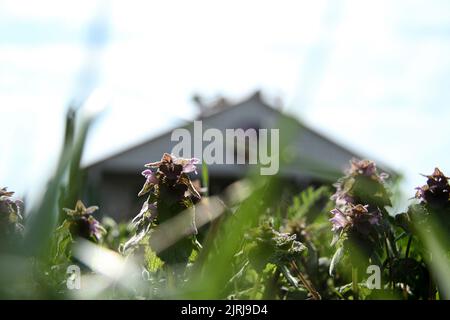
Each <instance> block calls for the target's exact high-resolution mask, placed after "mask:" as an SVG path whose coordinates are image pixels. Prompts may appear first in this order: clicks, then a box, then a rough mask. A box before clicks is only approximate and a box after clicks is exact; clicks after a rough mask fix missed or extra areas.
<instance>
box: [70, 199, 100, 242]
mask: <svg viewBox="0 0 450 320" xmlns="http://www.w3.org/2000/svg"><path fill="white" fill-rule="evenodd" d="M97 210H98V207H97V206H92V207H88V208H86V206H85V205H84V203H83V202H81V201H77V204H76V205H75V209H74V210H72V209H64V211H65V212H66V213H67V216H68V221H69V224H70V232H71V234H72V235H74V236H79V237H82V238H85V239H95V240H96V241H99V240H100V239H101V237H102V235H103V234H105V233H106V230H105V229H104V228H103V227H102V225H101V224H100V223H99V222H98V221H97V220H96V219H95V218H94V217H93V216H92V214H93V213H94V212H95V211H97Z"/></svg>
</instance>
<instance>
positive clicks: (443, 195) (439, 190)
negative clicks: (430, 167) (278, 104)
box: [415, 168, 450, 207]
mask: <svg viewBox="0 0 450 320" xmlns="http://www.w3.org/2000/svg"><path fill="white" fill-rule="evenodd" d="M423 176H424V177H426V178H428V180H427V184H426V185H424V186H422V187H417V188H416V190H417V192H416V196H415V197H416V198H417V199H420V200H421V201H422V202H424V203H428V204H430V205H432V206H434V207H443V206H446V205H448V204H449V200H450V199H449V195H450V185H449V183H448V179H449V178H448V177H446V176H445V174H444V173H443V172H442V171H441V170H439V168H435V169H434V172H433V174H431V175H423Z"/></svg>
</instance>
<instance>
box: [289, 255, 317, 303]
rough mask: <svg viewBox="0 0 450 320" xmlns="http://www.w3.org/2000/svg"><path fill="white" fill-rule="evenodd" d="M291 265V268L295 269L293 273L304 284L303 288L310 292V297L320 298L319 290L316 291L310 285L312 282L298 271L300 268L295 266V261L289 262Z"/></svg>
mask: <svg viewBox="0 0 450 320" xmlns="http://www.w3.org/2000/svg"><path fill="white" fill-rule="evenodd" d="M291 266H292V268H293V269H294V270H295V273H296V274H297V276H298V277H299V279H300V281H301V282H302V283H303V285H304V286H305V288H306V289H307V290H308V291H309V293H310V294H311V297H312V298H313V299H314V300H322V297H321V296H320V294H319V292H317V290H316V289H315V288H314V287H313V286H312V284H311V283H310V282H309V281H308V280H306V278H305V276H304V275H303V273H301V272H300V269H299V268H298V267H297V264H296V263H295V261H292V262H291Z"/></svg>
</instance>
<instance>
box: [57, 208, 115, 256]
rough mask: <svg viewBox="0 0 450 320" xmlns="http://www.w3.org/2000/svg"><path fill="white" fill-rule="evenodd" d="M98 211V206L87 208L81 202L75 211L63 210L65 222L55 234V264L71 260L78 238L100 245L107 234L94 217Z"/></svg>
mask: <svg viewBox="0 0 450 320" xmlns="http://www.w3.org/2000/svg"><path fill="white" fill-rule="evenodd" d="M97 210H98V207H97V206H91V207H86V206H85V205H84V203H83V202H82V201H80V200H78V201H77V203H76V205H75V208H74V209H68V208H64V209H63V212H64V220H63V221H62V223H61V225H60V226H58V227H57V228H56V230H55V232H54V241H53V247H52V254H51V256H52V259H53V262H54V263H64V262H67V261H69V260H71V255H72V252H71V249H72V244H73V243H74V242H76V241H77V239H78V238H82V239H86V240H88V241H91V242H94V243H100V241H101V239H102V237H103V236H105V235H106V233H107V232H106V230H105V228H104V227H103V226H102V225H101V224H100V222H99V221H98V220H97V219H95V218H94V216H93V214H94V212H95V211H97Z"/></svg>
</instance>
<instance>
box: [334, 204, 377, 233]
mask: <svg viewBox="0 0 450 320" xmlns="http://www.w3.org/2000/svg"><path fill="white" fill-rule="evenodd" d="M331 214H333V217H332V218H331V219H330V221H331V223H332V224H333V226H332V229H331V230H332V231H333V232H336V233H340V232H341V231H342V230H344V231H345V230H355V231H358V232H359V233H362V234H369V233H370V231H371V228H372V227H373V226H375V225H379V224H380V221H381V213H380V211H379V210H375V211H373V212H369V210H368V206H367V205H364V206H363V205H362V204H358V205H353V204H348V205H347V206H345V208H344V209H343V210H341V209H337V208H336V209H333V210H331Z"/></svg>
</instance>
